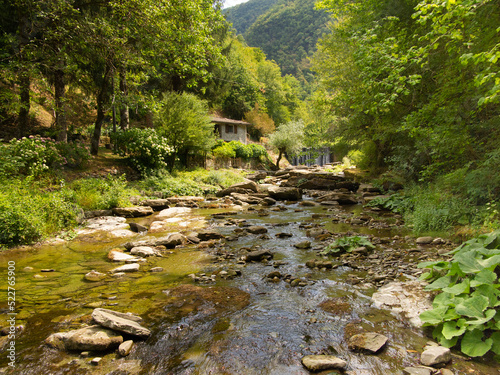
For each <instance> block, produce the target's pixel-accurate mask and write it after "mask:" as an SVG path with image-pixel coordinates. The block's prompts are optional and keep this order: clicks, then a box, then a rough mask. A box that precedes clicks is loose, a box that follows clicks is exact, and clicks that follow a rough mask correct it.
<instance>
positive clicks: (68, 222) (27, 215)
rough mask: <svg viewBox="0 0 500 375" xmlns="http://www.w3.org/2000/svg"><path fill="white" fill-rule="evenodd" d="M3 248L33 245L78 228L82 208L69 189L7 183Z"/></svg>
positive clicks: (0, 236)
mask: <svg viewBox="0 0 500 375" xmlns="http://www.w3.org/2000/svg"><path fill="white" fill-rule="evenodd" d="M2 182H3V183H2V186H1V188H0V193H1V194H0V195H1V198H0V247H1V246H14V245H23V244H30V243H32V242H35V241H38V240H40V239H42V238H44V237H46V236H48V235H50V234H53V233H56V232H59V231H61V230H63V229H71V228H73V227H74V226H75V225H76V222H77V216H78V212H79V209H78V207H77V205H76V204H75V203H74V202H73V201H72V199H71V195H69V194H67V191H66V189H65V188H60V187H59V188H55V187H51V188H50V189H47V188H46V182H43V184H45V185H44V186H42V184H39V183H33V182H30V181H8V180H3V181H2Z"/></svg>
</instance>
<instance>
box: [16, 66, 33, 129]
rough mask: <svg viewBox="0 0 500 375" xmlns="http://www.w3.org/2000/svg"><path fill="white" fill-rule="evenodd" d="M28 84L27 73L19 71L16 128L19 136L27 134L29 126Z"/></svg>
mask: <svg viewBox="0 0 500 375" xmlns="http://www.w3.org/2000/svg"><path fill="white" fill-rule="evenodd" d="M30 84H31V79H30V76H29V73H28V72H26V71H23V72H21V74H20V77H19V86H20V87H19V89H20V100H21V108H20V109H19V125H18V128H17V132H18V135H19V137H22V136H25V135H26V134H28V131H29V128H30V118H29V113H30V106H31V102H30Z"/></svg>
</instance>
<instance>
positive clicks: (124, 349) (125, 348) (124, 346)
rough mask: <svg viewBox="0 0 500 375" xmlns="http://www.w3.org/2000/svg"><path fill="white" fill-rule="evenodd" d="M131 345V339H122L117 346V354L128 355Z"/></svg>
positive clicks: (132, 344) (132, 343)
mask: <svg viewBox="0 0 500 375" xmlns="http://www.w3.org/2000/svg"><path fill="white" fill-rule="evenodd" d="M133 346H134V342H133V341H132V340H127V341H124V342H123V343H121V344H120V346H119V347H118V354H120V355H121V356H122V357H126V356H128V355H129V354H130V351H131V350H132V348H133Z"/></svg>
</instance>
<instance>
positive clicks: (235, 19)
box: [223, 0, 279, 34]
mask: <svg viewBox="0 0 500 375" xmlns="http://www.w3.org/2000/svg"><path fill="white" fill-rule="evenodd" d="M278 1H279V0H250V1H247V2H246V3H243V4H238V5H235V6H233V7H230V8H227V9H224V10H223V13H224V15H225V16H226V18H227V20H228V21H229V22H231V23H232V24H233V27H234V28H235V29H236V32H237V33H238V34H244V33H245V32H246V31H247V29H248V28H249V27H250V26H252V24H253V23H254V22H255V20H256V19H257V18H258V17H259V16H261V15H262V14H264V13H266V12H267V11H268V10H269V9H270V8H272V7H273V6H274V5H275V4H276V3H277V2H278Z"/></svg>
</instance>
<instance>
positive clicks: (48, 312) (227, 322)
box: [0, 204, 499, 375]
mask: <svg viewBox="0 0 500 375" xmlns="http://www.w3.org/2000/svg"><path fill="white" fill-rule="evenodd" d="M286 208H287V210H286V211H283V212H272V211H271V212H270V214H269V215H268V216H259V215H258V214H257V212H254V211H242V212H239V213H238V214H237V215H231V216H228V218H229V219H230V220H226V219H214V218H212V216H211V215H212V214H214V213H220V212H221V210H220V209H218V210H216V209H196V210H193V212H192V218H194V223H195V225H196V223H198V224H200V223H203V222H204V220H206V223H207V224H208V225H209V226H210V227H211V229H214V230H215V229H216V230H218V231H220V232H221V233H222V234H224V235H226V236H230V235H233V234H234V233H235V230H238V228H239V225H242V224H238V223H239V221H238V220H239V219H244V220H246V221H245V223H244V224H243V225H247V224H252V225H262V226H265V227H266V229H267V230H268V233H267V237H266V238H260V237H259V235H253V234H250V235H247V236H243V237H240V238H239V239H238V240H235V241H227V242H225V243H221V244H217V245H215V247H208V248H202V249H199V248H197V247H196V246H194V245H193V246H185V247H181V248H179V247H178V248H176V249H174V250H172V251H169V252H167V253H165V254H164V257H162V258H158V257H154V258H148V261H147V263H146V264H143V265H141V269H143V270H144V271H140V272H135V273H130V274H127V275H126V276H124V277H121V278H111V277H108V278H106V279H105V280H103V281H100V282H88V281H85V280H84V278H83V276H84V275H85V274H86V273H87V272H89V271H90V270H92V269H94V270H97V271H100V272H106V271H109V270H110V269H111V268H114V267H116V266H117V264H112V263H111V262H110V261H109V260H108V259H107V253H108V252H109V250H111V249H113V248H116V247H120V245H122V244H123V243H125V242H127V241H129V240H130V239H142V237H144V238H147V236H143V235H134V237H131V238H127V239H124V238H112V237H109V236H105V235H87V236H82V237H80V238H77V239H75V240H72V241H69V242H67V243H64V244H59V245H55V244H52V245H44V246H40V247H33V248H28V249H17V250H11V251H6V252H3V253H1V254H0V265H1V267H0V273H1V274H2V275H6V274H7V264H8V262H9V261H11V262H12V261H14V262H15V267H16V285H15V289H16V312H17V315H16V323H17V324H18V325H19V324H22V325H23V326H24V327H25V328H24V331H22V333H20V334H19V335H18V337H17V338H16V356H17V357H16V368H15V369H14V370H10V369H9V368H8V366H7V365H8V360H7V359H6V354H5V352H3V354H2V358H0V367H3V371H4V372H5V373H13V374H116V375H118V374H120V375H121V374H186V375H188V374H200V375H205V374H249V375H253V374H259V375H264V374H266V375H267V374H269V375H271V374H276V375H281V374H283V375H285V374H308V373H309V372H308V371H307V370H305V369H304V368H303V366H302V365H301V362H300V361H301V358H302V357H303V356H305V355H308V354H320V353H321V354H334V355H337V356H338V357H340V358H342V359H344V360H346V361H347V363H348V372H349V373H350V374H355V375H364V374H367V375H368V374H370V375H371V374H381V375H382V374H401V373H402V369H403V368H404V367H407V366H414V365H416V364H417V363H418V358H419V353H420V352H421V351H422V348H423V346H424V345H425V343H426V342H427V341H428V340H429V338H428V337H426V336H424V335H423V333H422V332H421V330H418V329H414V328H411V327H410V325H409V324H408V323H407V322H405V321H403V320H400V319H398V318H397V317H395V316H394V315H392V314H391V313H390V312H388V311H386V310H380V309H376V308H374V307H373V306H372V304H371V300H370V295H371V293H373V292H374V289H373V288H367V287H362V286H360V287H358V286H353V285H350V284H348V283H346V282H345V279H346V276H347V275H349V273H350V271H352V270H350V269H349V268H348V267H342V266H340V267H338V268H336V269H334V270H329V271H320V270H310V269H309V268H306V267H305V266H304V264H305V262H306V261H307V260H309V259H312V258H314V257H317V252H316V251H315V250H314V247H313V249H309V250H301V249H297V248H296V247H294V246H293V245H294V244H296V243H298V242H300V241H303V240H306V239H308V240H311V238H307V237H306V228H308V227H311V226H314V225H316V224H319V225H320V226H322V227H325V228H326V229H328V230H330V231H332V232H346V231H349V230H353V228H352V227H350V226H349V225H347V224H336V223H333V222H332V220H331V218H330V217H329V215H328V214H329V213H328V212H326V211H325V209H324V208H323V207H300V209H299V207H298V206H297V205H296V204H295V205H288V206H287V207H286ZM361 210H362V208H361V207H354V208H351V209H350V212H343V214H344V215H351V214H353V215H356V214H359V213H360V212H361ZM231 219H232V220H231ZM234 219H237V220H234ZM152 220H154V218H146V219H135V220H134V221H136V222H139V223H143V224H149V223H150V222H151V221H152ZM192 224H193V222H192ZM178 229H179V228H175V226H172V228H171V230H172V231H174V230H178ZM355 231H356V232H357V233H360V234H376V235H378V236H394V235H404V234H405V233H403V232H402V230H401V229H397V228H393V229H390V228H389V229H385V230H383V231H375V230H373V229H368V228H366V227H356V228H355ZM283 232H284V233H289V234H291V235H292V237H290V238H286V239H280V238H277V237H276V236H275V235H276V234H277V233H283ZM162 234H164V233H162ZM315 244H316V243H315V242H313V246H314V245H315ZM318 244H319V243H318ZM259 247H261V248H264V249H268V250H270V251H271V252H272V253H273V255H274V259H273V260H272V261H269V262H261V263H249V264H246V265H243V264H238V262H237V260H238V259H237V257H235V258H231V257H230V256H229V257H226V258H228V259H227V260H225V261H221V260H220V259H221V255H224V254H233V253H238V252H240V251H241V249H242V248H259ZM29 267H31V268H32V269H31V268H29ZM152 267H162V268H163V272H148V271H147V270H148V269H150V268H152ZM42 269H53V270H54V271H53V272H41V270H42ZM221 270H238V271H241V276H238V277H236V278H234V279H232V280H225V279H222V278H220V277H217V278H216V281H215V282H210V283H206V284H195V283H194V282H192V281H191V278H189V277H187V275H189V274H192V273H198V274H199V273H201V272H204V273H205V274H206V275H208V276H210V275H211V274H212V273H213V274H217V273H218V272H220V271H221ZM273 271H279V272H280V273H281V274H282V275H287V274H289V275H293V276H294V277H300V278H303V279H304V280H306V282H307V285H305V286H297V287H292V286H290V284H289V283H286V282H285V281H283V280H277V279H276V280H274V281H271V280H270V279H268V278H266V275H268V274H269V273H271V272H273ZM6 289H7V287H6V281H5V280H4V278H2V293H3V294H4V295H6ZM5 299H6V298H5ZM5 299H4V298H2V299H1V302H0V308H1V309H2V310H1V311H2V317H1V319H2V320H0V325H1V326H7V325H8V324H7V321H6V319H7V312H8V310H7V308H8V306H7V302H6V301H5ZM325 301H333V302H332V306H333V308H322V307H321V306H324V304H323V305H322V303H323V302H325ZM95 307H105V308H109V309H114V310H117V311H122V312H127V311H130V312H133V313H134V314H137V315H140V316H142V317H143V318H144V325H145V326H146V327H148V328H150V329H151V331H152V335H151V337H149V338H148V339H147V340H144V341H137V342H136V346H135V348H134V350H133V351H132V353H131V354H130V355H129V356H128V357H125V358H120V357H119V356H118V355H117V354H116V353H114V352H110V353H104V354H103V353H91V354H92V355H93V356H102V357H103V360H102V361H101V362H100V363H99V365H98V366H93V365H91V364H90V363H89V362H90V358H82V357H81V356H80V353H66V352H61V351H58V350H56V349H52V348H49V347H47V346H46V345H44V344H43V340H45V338H47V337H48V336H49V335H50V334H51V333H54V332H59V331H66V330H70V329H77V328H80V327H81V326H82V325H83V324H84V323H90V314H91V312H92V310H93V308H95ZM361 330H367V331H374V332H379V333H382V334H384V335H386V336H387V337H389V341H388V344H387V346H386V347H385V349H384V350H383V351H382V352H381V353H379V354H377V355H366V354H362V353H355V352H352V351H350V350H348V348H347V344H346V339H345V337H346V335H349V334H352V333H357V332H359V331H361ZM448 368H450V369H452V370H453V371H454V372H455V373H456V374H485V375H489V374H499V370H498V366H497V364H496V363H495V362H493V361H491V360H489V361H487V360H482V361H478V362H465V361H463V360H461V359H459V358H458V357H455V358H454V360H453V362H452V364H451V365H450V366H448ZM324 373H325V374H334V373H336V372H335V371H326V372H324Z"/></svg>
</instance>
